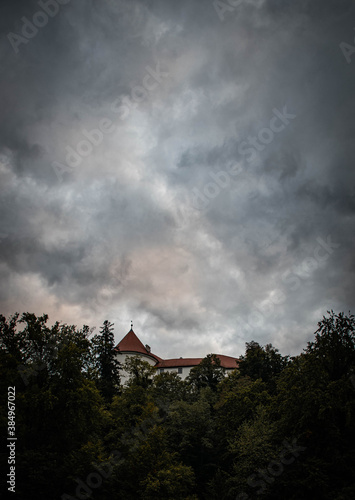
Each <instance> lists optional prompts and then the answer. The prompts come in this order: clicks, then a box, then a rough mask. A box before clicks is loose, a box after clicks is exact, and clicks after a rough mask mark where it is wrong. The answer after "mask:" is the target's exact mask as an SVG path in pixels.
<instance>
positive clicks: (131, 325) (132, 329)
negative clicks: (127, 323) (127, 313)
mask: <svg viewBox="0 0 355 500" xmlns="http://www.w3.org/2000/svg"><path fill="white" fill-rule="evenodd" d="M131 330H133V321H132V320H131Z"/></svg>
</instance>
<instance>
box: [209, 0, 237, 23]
mask: <svg viewBox="0 0 355 500" xmlns="http://www.w3.org/2000/svg"><path fill="white" fill-rule="evenodd" d="M243 1H244V0H226V1H225V2H221V1H220V0H215V1H214V2H213V7H214V10H215V11H216V13H217V16H218V17H219V20H220V21H222V22H223V21H224V15H225V13H226V12H228V13H230V12H233V11H234V10H235V9H236V8H237V7H239V5H241V4H242V3H243Z"/></svg>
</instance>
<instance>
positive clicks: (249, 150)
mask: <svg viewBox="0 0 355 500" xmlns="http://www.w3.org/2000/svg"><path fill="white" fill-rule="evenodd" d="M272 112H273V116H272V118H271V119H270V122H269V126H268V127H264V128H262V129H260V130H259V132H258V134H257V136H248V137H247V139H246V140H244V141H242V142H241V143H240V144H239V146H238V153H239V154H240V155H241V156H245V157H246V158H245V160H246V161H247V162H248V163H250V162H251V161H253V160H255V159H256V158H257V156H258V155H257V151H258V152H261V151H264V149H265V148H266V147H267V146H268V145H269V144H270V143H271V142H272V141H273V140H274V138H275V135H276V134H279V133H280V132H282V131H283V130H284V129H285V128H286V126H287V125H289V124H290V122H291V120H294V119H295V118H296V115H294V114H292V113H289V112H288V111H287V106H284V107H283V109H282V111H279V110H278V109H277V108H274V109H273V110H272ZM242 170H243V169H242V167H241V166H240V165H239V164H238V163H237V164H234V165H230V166H228V167H227V169H226V171H225V170H220V171H219V172H217V173H214V172H210V173H209V176H210V177H211V182H207V183H206V184H205V185H204V187H203V189H202V191H201V190H199V189H197V188H193V189H192V196H191V203H192V206H193V207H194V208H196V210H206V208H207V206H208V205H209V204H210V202H211V200H214V199H215V198H216V197H217V196H218V195H219V194H220V193H221V191H222V189H226V188H227V187H229V186H230V184H231V179H232V178H233V177H235V176H237V175H239V174H240V173H241V172H242Z"/></svg>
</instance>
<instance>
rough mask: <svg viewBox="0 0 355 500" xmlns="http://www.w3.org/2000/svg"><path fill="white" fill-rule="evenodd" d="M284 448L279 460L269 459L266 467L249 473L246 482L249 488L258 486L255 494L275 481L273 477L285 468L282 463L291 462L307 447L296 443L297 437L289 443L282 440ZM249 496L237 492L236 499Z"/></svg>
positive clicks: (287, 463) (246, 499) (244, 498)
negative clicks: (255, 472) (254, 472)
mask: <svg viewBox="0 0 355 500" xmlns="http://www.w3.org/2000/svg"><path fill="white" fill-rule="evenodd" d="M282 444H283V445H284V449H283V450H282V451H281V452H280V454H279V460H271V461H270V462H269V464H268V466H267V468H266V469H259V470H258V471H257V474H251V475H250V476H249V477H248V480H247V483H248V485H249V486H250V487H251V488H259V489H258V490H257V491H256V494H257V495H262V494H263V493H265V491H266V489H267V485H268V484H272V483H273V482H274V481H275V477H278V476H281V474H282V473H283V471H284V470H285V468H284V465H290V464H292V463H293V462H294V461H295V460H296V458H298V457H299V456H300V453H301V452H302V451H305V450H306V449H307V448H306V447H304V446H300V445H299V444H297V439H296V438H295V439H293V440H292V443H291V444H290V443H289V442H288V441H286V440H284V441H283V443H282ZM287 455H289V457H288V458H287ZM249 498H250V496H249V495H248V494H247V493H245V492H242V493H239V494H238V496H237V497H236V500H248V499H249Z"/></svg>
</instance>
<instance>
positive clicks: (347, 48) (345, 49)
mask: <svg viewBox="0 0 355 500" xmlns="http://www.w3.org/2000/svg"><path fill="white" fill-rule="evenodd" d="M353 29H354V30H355V28H353ZM354 43H355V38H354ZM339 48H340V50H341V51H342V53H343V56H344V57H345V60H346V62H347V63H348V64H350V63H351V57H352V55H353V54H355V45H350V44H349V43H346V42H341V43H340V44H339Z"/></svg>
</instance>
